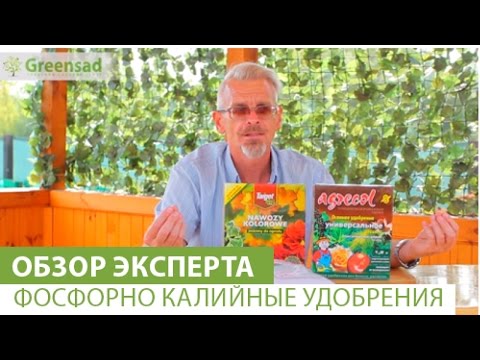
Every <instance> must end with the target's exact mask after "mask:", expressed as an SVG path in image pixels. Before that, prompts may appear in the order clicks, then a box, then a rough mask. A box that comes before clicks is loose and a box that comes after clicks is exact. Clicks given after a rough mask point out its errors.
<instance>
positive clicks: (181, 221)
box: [144, 63, 458, 267]
mask: <svg viewBox="0 0 480 360" xmlns="http://www.w3.org/2000/svg"><path fill="white" fill-rule="evenodd" d="M280 91H281V83H280V81H279V79H278V77H277V75H276V74H275V73H274V72H273V71H272V70H270V69H267V68H264V67H262V66H260V65H258V64H255V63H242V64H239V65H236V66H234V67H233V68H232V69H231V70H230V71H229V72H228V73H227V75H226V76H225V79H224V80H223V82H222V84H221V86H220V89H219V92H218V97H217V108H218V110H217V111H214V112H213V120H214V122H215V126H216V128H217V130H218V131H219V132H220V133H221V134H223V135H224V137H225V142H218V143H212V144H208V145H204V146H202V147H200V148H198V149H197V150H195V151H194V152H192V153H191V154H189V155H187V156H186V157H184V158H183V159H182V160H180V161H179V162H178V163H177V164H176V165H175V166H174V168H173V169H172V172H171V174H170V179H169V182H168V185H167V188H166V191H165V196H164V197H163V199H162V201H161V202H160V203H159V204H158V206H157V208H156V213H157V216H156V219H155V221H154V222H153V224H152V225H151V226H150V228H149V229H148V231H147V232H146V234H145V238H144V243H145V245H146V246H186V245H189V246H222V245H223V233H224V228H223V207H224V202H223V189H224V184H225V183H227V182H230V183H233V182H244V183H303V184H305V185H306V190H307V194H306V195H307V207H306V209H307V211H306V233H305V235H306V239H310V234H311V225H312V218H313V216H312V213H313V211H309V210H308V209H313V194H312V191H313V185H314V184H317V183H319V184H321V183H323V184H332V183H333V178H332V176H331V175H330V173H329V172H328V170H327V169H326V168H325V167H324V165H323V164H321V163H320V162H319V161H317V160H315V159H312V158H310V157H307V156H304V155H301V154H299V153H297V152H294V151H292V150H279V149H277V148H276V147H275V146H272V141H273V138H274V136H275V134H276V132H277V130H279V129H280V127H281V125H282V107H281V106H279V105H278V96H279V94H280ZM457 234H458V225H457V224H456V223H455V222H454V221H453V220H452V219H451V218H450V217H449V216H448V215H447V214H446V213H444V212H442V211H437V212H436V213H435V214H434V215H432V217H431V220H430V223H429V224H427V223H424V224H423V230H422V231H421V232H420V233H419V235H418V236H417V238H416V239H415V240H413V241H402V242H399V243H397V242H395V241H393V242H392V246H393V249H395V247H396V249H397V251H392V252H391V254H392V267H397V266H400V265H402V266H404V267H411V266H414V265H415V264H416V263H417V262H418V259H419V258H420V257H422V256H428V255H431V254H435V253H438V252H444V251H448V250H449V249H450V248H451V247H452V246H453V245H454V244H455V241H456V238H457Z"/></svg>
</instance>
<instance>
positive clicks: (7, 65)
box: [3, 56, 21, 77]
mask: <svg viewBox="0 0 480 360" xmlns="http://www.w3.org/2000/svg"><path fill="white" fill-rule="evenodd" d="M20 64H21V61H20V59H19V58H18V57H16V56H9V57H8V58H7V60H5V61H4V62H3V70H5V71H6V72H9V73H10V74H11V76H12V77H15V74H16V73H17V72H18V71H19V70H20Z"/></svg>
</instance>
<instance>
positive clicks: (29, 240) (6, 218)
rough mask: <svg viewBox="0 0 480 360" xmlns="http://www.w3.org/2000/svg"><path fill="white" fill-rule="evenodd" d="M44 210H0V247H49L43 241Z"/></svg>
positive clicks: (45, 240) (34, 208) (25, 208)
mask: <svg viewBox="0 0 480 360" xmlns="http://www.w3.org/2000/svg"><path fill="white" fill-rule="evenodd" d="M43 216H44V208H42V207H38V206H35V207H18V208H5V209H1V208H0V246H50V245H51V243H50V241H49V239H48V238H47V239H44V221H43Z"/></svg>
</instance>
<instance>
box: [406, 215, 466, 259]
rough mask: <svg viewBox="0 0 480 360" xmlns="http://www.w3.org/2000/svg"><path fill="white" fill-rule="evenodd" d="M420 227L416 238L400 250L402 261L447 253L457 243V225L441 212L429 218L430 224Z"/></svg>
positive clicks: (424, 223)
mask: <svg viewBox="0 0 480 360" xmlns="http://www.w3.org/2000/svg"><path fill="white" fill-rule="evenodd" d="M422 226H423V229H422V231H420V233H419V234H418V236H417V238H416V239H415V240H413V241H409V242H408V246H407V245H405V246H404V249H402V251H401V254H400V256H401V258H402V260H403V261H405V262H407V261H411V260H413V259H416V258H420V257H422V256H429V255H433V254H438V253H442V252H446V251H449V250H450V249H451V248H452V247H453V245H455V242H456V241H457V236H458V225H457V223H456V222H455V221H454V220H453V219H452V218H451V217H450V216H449V215H448V214H447V213H446V212H445V211H443V210H437V211H436V212H435V214H433V215H432V216H431V217H430V224H428V223H427V222H426V221H424V222H422Z"/></svg>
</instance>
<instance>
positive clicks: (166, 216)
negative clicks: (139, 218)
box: [143, 205, 185, 246]
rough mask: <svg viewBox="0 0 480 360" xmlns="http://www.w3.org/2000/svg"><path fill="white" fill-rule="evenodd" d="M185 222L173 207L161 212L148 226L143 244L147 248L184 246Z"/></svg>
mask: <svg viewBox="0 0 480 360" xmlns="http://www.w3.org/2000/svg"><path fill="white" fill-rule="evenodd" d="M184 238H185V220H184V219H183V216H182V214H181V213H180V211H179V210H178V208H177V207H176V206H175V205H173V206H170V207H168V208H166V209H165V210H163V211H162V212H161V213H160V215H159V216H157V218H156V219H155V221H154V222H153V223H152V225H150V227H149V228H148V230H147V232H146V233H145V236H144V238H143V242H144V244H145V245H147V246H185V241H184Z"/></svg>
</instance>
